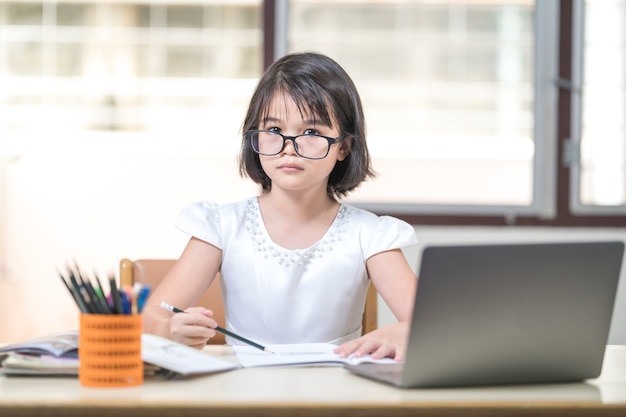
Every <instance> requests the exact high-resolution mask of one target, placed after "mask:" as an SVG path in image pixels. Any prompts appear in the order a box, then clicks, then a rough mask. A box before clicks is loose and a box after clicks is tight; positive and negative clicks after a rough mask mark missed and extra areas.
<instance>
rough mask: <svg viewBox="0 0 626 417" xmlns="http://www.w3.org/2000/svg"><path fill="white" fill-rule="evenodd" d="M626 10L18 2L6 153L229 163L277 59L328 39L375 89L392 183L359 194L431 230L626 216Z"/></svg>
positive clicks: (377, 133) (377, 142)
mask: <svg viewBox="0 0 626 417" xmlns="http://www.w3.org/2000/svg"><path fill="white" fill-rule="evenodd" d="M622 3H623V2H621V1H618V0H607V1H602V2H592V1H585V0H555V1H537V0H501V1H494V0H454V1H453V0H450V1H445V0H442V1H430V0H408V1H407V0H368V1H364V2H356V1H353V0H324V1H313V0H290V1H288V0H267V1H262V0H238V1H227V0H223V1H218V0H211V1H208V0H158V1H155V0H111V1H104V0H90V1H81V0H66V1H41V0H39V1H38V0H12V1H10V0H9V1H4V2H0V85H1V87H2V88H0V151H2V141H4V140H6V138H9V137H12V138H17V139H16V140H20V138H21V137H22V136H21V135H23V134H27V135H30V137H34V138H36V140H37V141H59V143H61V141H62V140H63V139H64V135H63V134H64V133H66V132H74V133H77V134H76V135H75V136H74V137H76V138H81V140H82V139H84V138H91V137H94V136H97V137H98V139H99V140H102V141H103V142H106V140H110V139H111V138H114V139H119V142H116V143H120V142H122V141H124V143H128V144H129V146H137V148H141V149H150V150H151V151H153V152H156V153H158V152H161V151H163V152H162V153H159V154H160V155H167V156H170V155H181V154H182V155H203V156H207V157H208V158H221V160H220V161H221V162H220V163H222V164H224V165H226V163H225V162H224V161H225V160H228V161H229V162H228V164H230V161H231V160H232V161H234V156H235V155H236V154H237V151H238V148H239V143H238V138H239V133H240V132H239V127H240V126H241V121H242V118H243V114H244V112H245V109H246V106H247V104H248V102H249V99H250V95H251V93H252V90H253V88H254V86H255V84H256V82H257V80H258V78H259V76H260V75H261V73H262V71H263V67H264V66H267V65H268V64H269V63H270V62H271V60H272V59H274V58H276V57H277V56H279V55H280V54H282V53H285V52H287V51H297V50H317V51H320V52H323V53H326V54H328V55H330V56H332V57H333V58H335V59H337V60H338V61H339V62H340V63H341V64H342V65H343V66H344V67H345V68H346V69H347V71H348V72H349V73H350V75H351V76H352V77H353V79H354V80H355V82H356V84H357V86H358V88H359V90H360V92H361V94H362V97H363V100H364V105H365V111H366V117H367V121H368V132H369V138H368V140H369V144H370V147H371V150H372V155H373V157H374V163H375V169H376V170H377V171H378V173H379V175H378V178H377V179H376V180H375V181H370V182H368V183H366V184H365V185H364V186H363V187H361V188H360V189H359V190H358V191H357V193H355V194H354V195H351V196H350V202H351V203H354V204H359V205H361V206H364V207H365V208H369V209H371V210H373V211H376V212H378V213H381V214H384V213H390V214H395V215H398V216H399V217H402V218H404V219H405V220H407V221H409V222H411V223H414V224H446V225H450V224H472V225H473V224H484V225H502V224H515V225H563V226H569V225H579V226H587V225H594V226H601V225H607V226H615V225H620V226H625V225H626V218H625V217H624V214H625V213H626V210H625V207H626V168H625V160H626V135H625V133H626V127H625V118H626V116H625V115H626V111H625V110H624V109H625V107H626V105H625V101H626V99H625V94H624V93H625V91H626V81H625V78H626V76H625V75H624V74H626V71H625V68H624V62H623V58H622V56H624V45H625V39H626V35H625V33H624V27H625V25H624V23H625V22H624V20H625V19H626V18H625V15H626V6H624V5H623V4H622ZM570 58H571V59H570ZM570 99H571V101H570ZM103 138H106V139H103ZM231 139H232V140H231ZM146 144H148V145H149V146H146ZM155 149H156V150H155ZM232 165H235V162H233V163H232ZM228 167H229V168H228V169H230V165H228ZM234 174H235V175H236V173H234ZM237 180H238V179H236V180H235V181H237ZM237 184H239V183H237ZM397 185H401V187H402V188H400V187H398V186H397ZM407 185H408V186H409V187H408V190H409V191H410V192H406V190H407ZM226 188H228V187H226ZM231 188H232V187H231Z"/></svg>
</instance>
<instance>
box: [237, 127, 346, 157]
mask: <svg viewBox="0 0 626 417" xmlns="http://www.w3.org/2000/svg"><path fill="white" fill-rule="evenodd" d="M345 138H346V137H345V135H341V136H339V137H336V138H331V137H328V136H322V135H296V136H287V135H283V134H282V133H278V132H273V131H271V130H249V131H247V132H246V139H247V140H249V141H250V144H251V145H252V149H254V152H256V153H258V154H259V155H265V156H274V155H278V154H279V153H281V152H282V151H283V149H285V144H286V143H287V141H288V140H290V141H291V142H292V143H293V148H294V150H295V151H296V153H297V154H298V155H300V156H301V157H303V158H307V159H324V158H326V156H327V155H328V152H329V151H330V146H331V145H332V144H334V143H339V142H341V141H343V140H344V139H345Z"/></svg>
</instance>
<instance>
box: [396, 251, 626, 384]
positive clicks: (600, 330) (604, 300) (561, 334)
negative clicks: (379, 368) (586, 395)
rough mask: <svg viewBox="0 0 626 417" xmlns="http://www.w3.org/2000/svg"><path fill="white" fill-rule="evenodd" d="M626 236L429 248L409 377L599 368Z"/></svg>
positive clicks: (487, 380)
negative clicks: (617, 239) (619, 239)
mask: <svg viewBox="0 0 626 417" xmlns="http://www.w3.org/2000/svg"><path fill="white" fill-rule="evenodd" d="M623 252H624V243H623V242H584V243H546V244H501V245H479V246H440V247H428V248H426V249H425V250H424V251H423V253H422V261H421V266H420V272H419V275H418V276H419V284H418V291H417V297H416V300H415V310H414V314H413V320H412V326H411V335H410V340H409V344H408V351H407V360H406V363H405V367H404V370H403V376H402V382H401V384H400V385H402V386H409V387H411V386H413V387H416V386H425V387H435V386H460V385H484V384H502V383H533V382H559V381H577V380H582V379H585V378H592V377H595V376H597V375H598V374H599V373H600V371H601V366H602V359H603V356H604V350H605V346H606V343H607V339H608V333H609V328H610V323H611V316H612V312H613V304H614V301H615V294H616V288H617V283H618V279H619V274H620V269H621V262H622V257H623Z"/></svg>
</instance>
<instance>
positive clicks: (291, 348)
mask: <svg viewBox="0 0 626 417" xmlns="http://www.w3.org/2000/svg"><path fill="white" fill-rule="evenodd" d="M266 347H267V348H269V349H270V350H272V351H273V352H274V354H272V353H268V352H264V351H262V350H259V349H256V348H254V347H252V346H244V345H236V346H233V350H234V351H235V354H236V355H237V359H238V360H239V363H240V364H241V365H242V366H243V367H244V368H247V367H253V366H322V365H326V366H328V365H335V366H343V365H345V364H348V363H350V364H357V363H361V362H375V363H397V362H396V361H395V360H394V359H391V358H384V359H372V358H371V357H369V356H364V357H361V358H354V357H348V358H341V357H339V355H338V354H336V353H334V352H333V349H335V348H336V347H337V345H334V344H331V343H298V344H281V345H269V346H266Z"/></svg>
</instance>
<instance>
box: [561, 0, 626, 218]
mask: <svg viewBox="0 0 626 417" xmlns="http://www.w3.org/2000/svg"><path fill="white" fill-rule="evenodd" d="M572 45H573V47H572V74H571V82H565V83H564V85H565V86H567V87H568V89H569V91H570V94H571V102H572V115H571V128H570V129H571V135H570V137H569V138H567V139H565V143H564V145H563V146H564V149H565V151H566V152H565V155H564V160H563V163H564V164H566V165H567V166H569V167H570V170H571V171H570V172H571V177H570V189H571V190H572V192H571V195H570V206H571V209H572V213H574V214H577V215H581V216H587V215H622V216H626V205H616V206H600V205H586V204H583V203H582V202H581V197H580V187H581V175H582V167H581V164H580V161H581V155H580V149H581V141H582V119H583V115H582V108H583V106H582V101H583V92H584V84H583V80H584V64H585V0H573V5H572Z"/></svg>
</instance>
